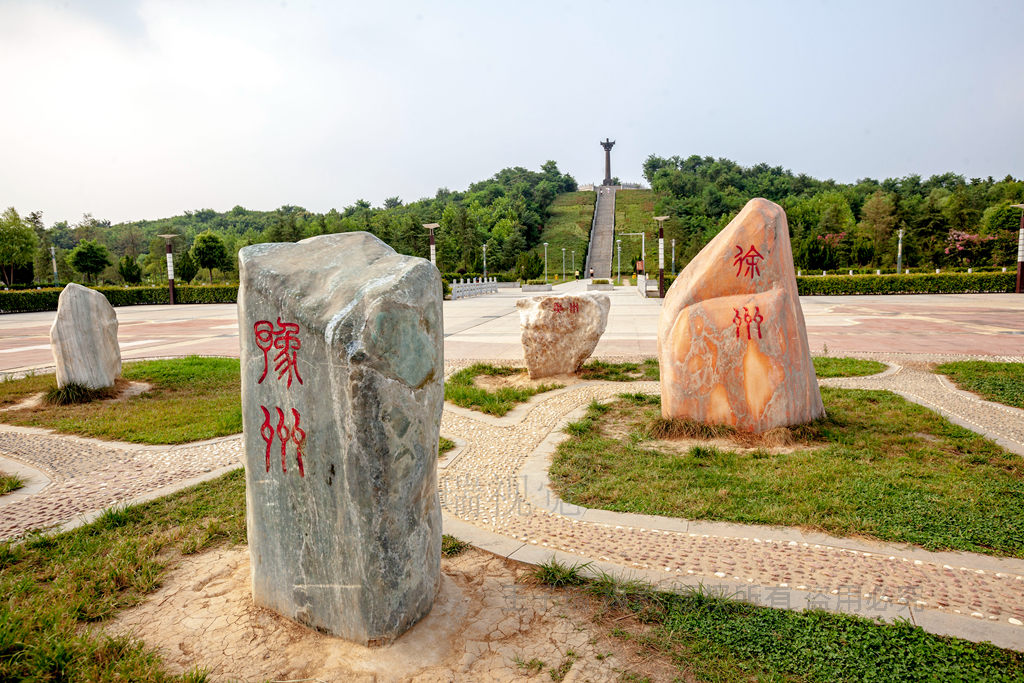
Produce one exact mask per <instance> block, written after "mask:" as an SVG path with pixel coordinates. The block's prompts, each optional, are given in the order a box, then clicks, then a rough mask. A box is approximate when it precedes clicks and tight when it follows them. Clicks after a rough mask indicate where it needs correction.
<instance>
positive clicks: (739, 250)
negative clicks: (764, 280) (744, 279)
mask: <svg viewBox="0 0 1024 683" xmlns="http://www.w3.org/2000/svg"><path fill="white" fill-rule="evenodd" d="M763 260H764V256H762V255H761V252H759V251H758V250H757V249H755V248H754V245H753V244H751V245H750V249H747V251H746V253H744V252H743V247H741V246H740V245H738V244H737V245H736V256H735V257H734V258H733V261H732V264H733V265H734V266H736V277H740V275H749V276H750V278H751V279H753V277H754V276H755V275H760V274H761V268H760V267H759V266H758V263H760V262H761V261H763ZM744 268H745V269H746V270H744Z"/></svg>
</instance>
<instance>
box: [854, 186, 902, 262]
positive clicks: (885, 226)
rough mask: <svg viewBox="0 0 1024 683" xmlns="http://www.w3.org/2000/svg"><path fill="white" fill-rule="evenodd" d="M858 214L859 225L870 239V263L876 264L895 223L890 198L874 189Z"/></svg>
mask: <svg viewBox="0 0 1024 683" xmlns="http://www.w3.org/2000/svg"><path fill="white" fill-rule="evenodd" d="M860 216H861V218H860V227H861V229H862V230H863V231H864V232H865V233H866V234H867V235H868V236H869V237H870V239H871V264H872V265H874V266H878V265H880V260H881V257H882V253H883V252H884V251H885V247H886V244H887V243H888V241H889V238H890V237H891V236H892V229H893V226H895V225H896V214H895V210H894V207H893V203H892V200H890V199H889V198H888V197H887V196H886V195H885V193H883V192H882V191H881V190H875V192H874V193H873V194H872V195H871V196H870V197H869V198H868V200H867V201H866V202H864V206H863V207H861V213H860Z"/></svg>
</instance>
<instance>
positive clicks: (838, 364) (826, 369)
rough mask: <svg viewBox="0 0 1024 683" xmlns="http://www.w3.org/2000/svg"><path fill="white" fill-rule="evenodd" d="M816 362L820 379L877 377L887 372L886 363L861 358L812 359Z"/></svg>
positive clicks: (815, 366) (815, 365) (816, 373)
mask: <svg viewBox="0 0 1024 683" xmlns="http://www.w3.org/2000/svg"><path fill="white" fill-rule="evenodd" d="M811 360H812V361H813V362H814V374H815V375H817V376H818V378H819V379H822V378H824V377H861V376H864V375H877V374H878V373H880V372H882V371H883V370H885V363H879V362H878V361H877V360H860V359H859V358H828V357H818V358H812V359H811Z"/></svg>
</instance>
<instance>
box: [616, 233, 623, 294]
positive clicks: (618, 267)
mask: <svg viewBox="0 0 1024 683" xmlns="http://www.w3.org/2000/svg"><path fill="white" fill-rule="evenodd" d="M615 277H617V278H618V279H619V286H620V287H621V286H622V240H615Z"/></svg>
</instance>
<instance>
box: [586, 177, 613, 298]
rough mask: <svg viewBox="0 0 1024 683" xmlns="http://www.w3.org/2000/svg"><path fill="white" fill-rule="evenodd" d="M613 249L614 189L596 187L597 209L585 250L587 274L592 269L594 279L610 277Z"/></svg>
mask: <svg viewBox="0 0 1024 683" xmlns="http://www.w3.org/2000/svg"><path fill="white" fill-rule="evenodd" d="M614 247H615V188H614V187H601V186H598V187H597V208H596V209H595V212H594V226H593V230H592V231H591V235H590V249H588V250H587V273H588V274H589V272H590V271H589V269H590V268H593V269H594V277H595V278H603V279H610V278H611V276H612V252H613V251H614Z"/></svg>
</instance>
